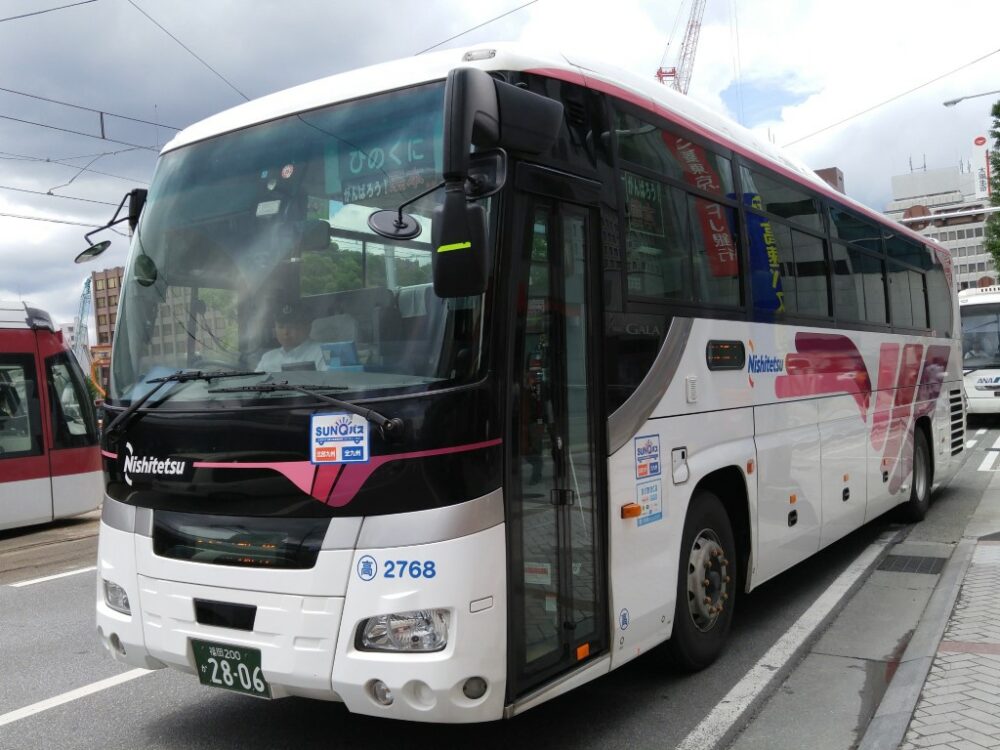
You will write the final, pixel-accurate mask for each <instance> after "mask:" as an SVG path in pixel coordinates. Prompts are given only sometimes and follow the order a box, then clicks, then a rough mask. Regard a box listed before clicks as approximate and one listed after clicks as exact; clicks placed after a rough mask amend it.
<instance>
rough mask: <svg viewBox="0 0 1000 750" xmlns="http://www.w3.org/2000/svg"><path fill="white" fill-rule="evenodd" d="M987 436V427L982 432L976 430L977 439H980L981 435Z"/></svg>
mask: <svg viewBox="0 0 1000 750" xmlns="http://www.w3.org/2000/svg"><path fill="white" fill-rule="evenodd" d="M985 434H986V428H985V427H984V428H983V429H981V430H976V437H979V436H980V435H985Z"/></svg>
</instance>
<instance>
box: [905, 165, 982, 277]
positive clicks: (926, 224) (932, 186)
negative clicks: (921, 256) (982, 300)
mask: <svg viewBox="0 0 1000 750" xmlns="http://www.w3.org/2000/svg"><path fill="white" fill-rule="evenodd" d="M983 172H984V170H978V171H974V170H973V169H972V167H971V166H965V165H963V166H954V167H948V168H945V169H929V170H920V171H916V172H910V173H908V174H901V175H896V176H894V177H893V178H892V202H891V203H890V204H889V205H888V206H887V207H886V210H885V214H886V216H889V217H891V218H893V219H896V220H897V221H902V222H903V223H904V224H906V225H907V226H909V227H910V228H911V229H914V230H916V231H917V232H920V233H921V234H923V235H925V236H927V237H930V238H932V239H935V240H937V241H938V242H940V243H941V244H942V245H944V247H945V248H947V249H948V250H949V251H950V252H951V258H952V266H953V268H954V271H955V284H956V286H957V287H958V288H959V289H966V288H967V287H970V286H982V285H984V284H986V285H988V284H992V283H995V282H996V278H997V271H996V268H995V267H994V265H993V259H992V258H991V257H990V256H989V254H988V253H987V252H986V248H985V247H984V246H983V235H984V233H985V227H986V218H987V217H988V216H989V214H988V212H987V211H986V209H987V208H988V207H989V203H990V201H989V196H988V195H987V192H986V190H987V188H986V184H985V183H986V181H985V179H984V175H983Z"/></svg>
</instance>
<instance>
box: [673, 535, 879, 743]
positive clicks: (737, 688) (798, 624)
mask: <svg viewBox="0 0 1000 750" xmlns="http://www.w3.org/2000/svg"><path fill="white" fill-rule="evenodd" d="M884 550H885V544H884V543H881V542H875V543H874V544H872V545H870V546H869V547H868V549H866V550H865V551H864V552H862V553H861V554H860V555H858V557H857V558H856V559H855V560H854V562H852V563H851V564H850V565H849V566H848V567H847V569H846V570H845V571H844V572H843V573H841V574H840V575H839V576H837V579H836V580H835V581H834V582H833V583H831V584H830V587H829V588H828V589H827V590H826V591H824V592H823V593H822V594H820V596H819V598H818V599H817V600H816V601H814V602H813V603H812V606H811V607H809V609H807V610H806V611H805V612H804V613H803V614H802V616H801V617H799V619H798V620H796V621H795V624H794V625H792V626H791V627H790V628H789V629H788V631H787V632H786V633H785V634H784V635H783V636H782V637H781V638H780V639H779V640H778V641H777V643H775V644H774V645H773V646H771V648H770V649H769V650H768V652H767V653H766V654H764V655H763V656H762V657H761V658H760V661H758V662H757V663H756V664H755V665H754V666H753V667H752V668H751V669H750V671H749V672H747V673H746V674H745V675H743V679H741V680H740V681H739V682H738V683H736V684H735V685H734V686H733V687H732V689H731V690H730V691H729V692H728V693H726V696H725V697H724V698H723V699H722V700H721V701H719V703H718V704H717V705H716V706H715V708H714V709H712V711H711V713H709V714H708V716H706V717H705V718H704V719H702V721H701V723H700V724H699V725H698V726H696V727H695V728H694V729H693V730H692V731H691V733H690V734H689V735H688V736H687V737H685V738H684V740H683V741H682V742H681V743H680V744H679V745H678V746H677V747H676V749H675V750H704V748H707V747H716V746H717V745H718V744H719V743H720V742H722V740H723V739H724V738H725V737H726V736H727V734H728V733H729V730H730V728H731V727H732V726H733V725H734V724H735V723H736V722H738V721H740V720H741V718H742V717H743V716H744V714H745V713H746V712H747V711H748V710H749V709H751V708H752V707H753V705H754V703H755V701H756V700H757V698H758V697H759V696H760V695H761V694H763V693H764V691H765V690H766V689H767V688H768V686H769V685H770V683H771V682H772V681H773V680H774V679H776V678H778V677H780V679H782V680H783V679H784V678H785V677H786V676H787V675H786V674H783V673H782V672H781V667H782V666H783V665H784V664H785V663H786V662H788V661H789V659H791V658H792V657H793V656H795V654H796V653H797V652H798V650H799V648H800V647H801V646H802V645H803V643H805V641H806V640H807V639H808V638H809V637H810V636H811V635H812V634H813V632H814V631H815V630H816V629H817V628H819V627H820V626H821V625H823V623H824V622H826V620H827V617H828V616H829V615H830V613H831V612H833V610H834V608H835V607H836V606H837V604H838V603H839V602H840V601H841V600H842V599H843V598H844V597H845V596H846V595H847V594H849V593H850V591H851V589H852V588H853V587H854V585H855V583H857V582H858V580H859V579H860V578H861V577H862V576H865V575H867V573H868V571H869V569H870V568H871V567H872V565H873V564H874V563H875V561H876V560H877V559H878V556H879V555H880V554H882V552H883V551H884Z"/></svg>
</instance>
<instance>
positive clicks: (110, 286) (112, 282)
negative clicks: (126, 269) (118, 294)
mask: <svg viewBox="0 0 1000 750" xmlns="http://www.w3.org/2000/svg"><path fill="white" fill-rule="evenodd" d="M117 286H118V279H116V278H115V277H114V276H112V277H111V278H109V279H108V289H114V288H115V287H117Z"/></svg>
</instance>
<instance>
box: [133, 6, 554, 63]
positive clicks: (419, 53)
mask: <svg viewBox="0 0 1000 750" xmlns="http://www.w3.org/2000/svg"><path fill="white" fill-rule="evenodd" d="M129 2H130V3H131V2H132V0H129ZM537 2H538V0H531V2H529V3H525V4H524V5H519V6H517V7H516V8H514V9H512V10H508V11H507V12H506V13H501V14H500V15H499V16H494V17H493V18H491V19H490V20H488V21H483V22H482V23H480V24H476V25H475V26H473V27H472V28H469V29H466V30H465V31H463V32H461V33H459V34H455V36H450V37H448V38H447V39H445V40H443V41H440V42H438V43H437V44H432V45H431V46H430V47H428V48H427V49H422V50H420V51H419V52H418V53H417V54H418V55H422V54H424V53H425V52H430V51H431V50H432V49H436V48H437V47H440V46H441V45H442V44H447V43H448V42H450V41H452V40H453V39H458V38H459V37H460V36H465V35H466V34H468V33H470V32H472V31H475V30H476V29H481V28H483V26H488V25H489V24H491V23H493V22H494V21H499V20H500V19H501V18H503V17H504V16H509V15H510V14H511V13H517V12H518V11H519V10H523V9H524V8H527V7H528V6H529V5H534V4H535V3H537ZM134 4H135V3H133V5H134Z"/></svg>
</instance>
